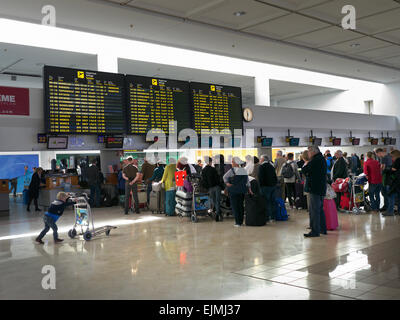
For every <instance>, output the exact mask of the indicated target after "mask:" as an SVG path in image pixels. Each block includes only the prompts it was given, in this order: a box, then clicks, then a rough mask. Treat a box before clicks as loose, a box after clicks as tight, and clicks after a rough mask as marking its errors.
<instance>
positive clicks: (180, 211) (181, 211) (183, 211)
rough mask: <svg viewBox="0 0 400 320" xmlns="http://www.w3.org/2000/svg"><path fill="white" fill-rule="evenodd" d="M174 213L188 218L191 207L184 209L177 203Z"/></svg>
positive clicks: (190, 213)
mask: <svg viewBox="0 0 400 320" xmlns="http://www.w3.org/2000/svg"><path fill="white" fill-rule="evenodd" d="M175 213H176V214H177V215H178V216H181V217H190V216H191V215H192V207H190V208H189V207H185V206H182V205H181V204H179V203H177V204H176V206H175Z"/></svg>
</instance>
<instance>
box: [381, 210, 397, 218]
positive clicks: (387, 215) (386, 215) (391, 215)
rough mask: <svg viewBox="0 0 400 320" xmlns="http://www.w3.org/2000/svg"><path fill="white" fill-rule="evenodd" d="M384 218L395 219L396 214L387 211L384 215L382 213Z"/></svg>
mask: <svg viewBox="0 0 400 320" xmlns="http://www.w3.org/2000/svg"><path fill="white" fill-rule="evenodd" d="M382 216H384V217H393V216H394V213H393V212H392V213H389V212H387V211H385V212H384V213H382Z"/></svg>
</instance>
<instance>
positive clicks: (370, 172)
mask: <svg viewBox="0 0 400 320" xmlns="http://www.w3.org/2000/svg"><path fill="white" fill-rule="evenodd" d="M364 173H365V174H366V176H367V178H368V184H369V187H368V193H369V198H370V201H371V207H372V210H373V211H376V212H379V208H380V206H381V198H380V192H381V190H382V171H381V166H380V164H379V161H377V160H374V159H373V153H372V152H371V151H369V152H368V153H367V161H365V163H364Z"/></svg>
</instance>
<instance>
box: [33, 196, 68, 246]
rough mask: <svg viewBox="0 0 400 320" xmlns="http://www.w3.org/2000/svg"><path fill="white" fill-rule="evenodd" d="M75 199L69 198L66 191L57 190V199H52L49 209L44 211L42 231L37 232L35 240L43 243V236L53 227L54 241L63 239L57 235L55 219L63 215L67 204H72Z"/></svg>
mask: <svg viewBox="0 0 400 320" xmlns="http://www.w3.org/2000/svg"><path fill="white" fill-rule="evenodd" d="M74 203H75V201H73V200H72V199H70V196H69V194H68V193H66V192H59V193H58V194H57V199H56V200H54V201H53V202H52V203H51V205H50V207H49V209H48V210H47V211H46V212H45V213H44V217H43V221H44V229H43V230H42V232H41V233H40V234H39V236H38V237H37V238H36V240H35V241H36V242H37V243H40V244H44V242H43V241H42V239H43V237H44V236H45V235H46V233H47V232H48V231H49V230H50V228H51V229H53V237H54V242H55V243H58V242H62V241H64V240H63V239H60V238H59V237H58V232H57V231H58V228H57V225H56V222H57V220H58V219H59V218H60V217H61V216H62V215H63V213H64V210H65V208H66V207H67V206H70V205H73V204H74Z"/></svg>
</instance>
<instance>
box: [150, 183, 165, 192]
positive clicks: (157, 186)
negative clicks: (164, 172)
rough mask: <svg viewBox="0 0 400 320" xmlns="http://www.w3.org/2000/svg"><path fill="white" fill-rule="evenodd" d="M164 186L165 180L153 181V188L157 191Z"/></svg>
mask: <svg viewBox="0 0 400 320" xmlns="http://www.w3.org/2000/svg"><path fill="white" fill-rule="evenodd" d="M162 188H164V183H163V182H161V181H160V182H153V183H152V184H151V189H152V190H153V191H155V192H160V191H161V189H162Z"/></svg>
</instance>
